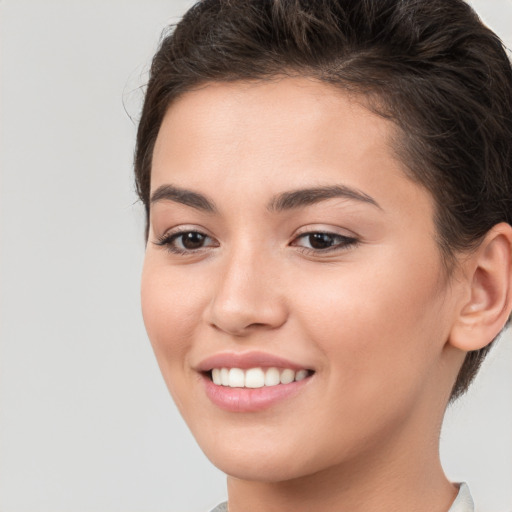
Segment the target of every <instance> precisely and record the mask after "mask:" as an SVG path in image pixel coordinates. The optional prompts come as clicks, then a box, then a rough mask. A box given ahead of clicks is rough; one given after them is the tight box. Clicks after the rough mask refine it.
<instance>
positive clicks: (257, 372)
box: [245, 368, 265, 388]
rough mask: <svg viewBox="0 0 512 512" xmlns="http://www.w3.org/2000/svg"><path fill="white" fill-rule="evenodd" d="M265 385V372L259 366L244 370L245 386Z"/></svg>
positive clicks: (259, 386)
mask: <svg viewBox="0 0 512 512" xmlns="http://www.w3.org/2000/svg"><path fill="white" fill-rule="evenodd" d="M264 385H265V374H264V373H263V370H262V369H261V368H251V369H250V370H247V371H246V372H245V387H246V388H262V387H263V386H264Z"/></svg>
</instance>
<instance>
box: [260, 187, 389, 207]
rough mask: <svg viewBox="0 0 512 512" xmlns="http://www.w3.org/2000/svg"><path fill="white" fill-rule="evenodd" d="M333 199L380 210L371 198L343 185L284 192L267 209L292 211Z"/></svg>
mask: <svg viewBox="0 0 512 512" xmlns="http://www.w3.org/2000/svg"><path fill="white" fill-rule="evenodd" d="M334 198H343V199H352V200H355V201H360V202H363V203H367V204H370V205H373V206H376V207H377V208H379V209H380V210H382V208H381V207H380V205H379V203H377V201H375V199H373V197H371V196H369V195H368V194H365V193H364V192H362V191H360V190H357V189H355V188H351V187H347V186H345V185H330V186H325V187H314V188H304V189H299V190H293V191H290V192H284V193H282V194H279V195H278V196H277V197H275V198H274V199H273V200H272V201H271V202H270V203H269V205H268V209H269V210H270V211H277V212H279V211H284V210H293V209H295V208H301V207H304V206H308V205H312V204H316V203H319V202H321V201H326V200H327V199H334Z"/></svg>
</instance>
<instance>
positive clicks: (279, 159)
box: [153, 77, 401, 179]
mask: <svg viewBox="0 0 512 512" xmlns="http://www.w3.org/2000/svg"><path fill="white" fill-rule="evenodd" d="M363 101H364V98H362V97H361V96H357V95H354V94H352V95H349V94H348V93H346V92H344V91H341V90H339V89H337V88H334V87H333V86H330V85H328V84H325V83H321V82H319V81H317V80H314V79H308V78H305V77H298V78H283V79H279V80H278V79H274V80H272V81H258V82H232V83H216V84H206V85H204V86H202V87H200V88H198V89H196V90H193V91H189V92H187V93H185V94H183V95H182V96H180V97H179V98H177V99H176V100H175V101H174V102H173V103H172V105H171V106H170V108H169V109H168V111H167V113H166V115H165V117H164V120H163V123H162V126H161V128H160V131H159V134H158V137H157V141H156V144H155V149H154V154H153V179H157V178H158V174H159V173H160V171H162V170H163V169H162V166H161V163H162V162H165V166H164V170H166V171H167V170H168V169H169V167H168V166H169V164H170V163H171V162H174V163H175V164H176V165H174V166H173V167H174V170H175V171H178V166H179V165H183V164H185V162H189V161H190V160H193V161H194V168H195V169H196V170H199V169H201V168H203V167H206V168H207V169H208V170H209V172H213V171H214V170H215V167H216V166H219V167H221V168H222V169H223V171H224V172H227V171H228V170H230V169H231V170H237V171H239V170H240V169H241V168H242V167H244V166H249V167H250V164H251V161H252V162H254V164H255V165H257V167H258V172H259V174H260V176H262V177H263V176H264V175H265V174H266V173H267V172H268V173H273V172H275V170H276V169H277V168H279V167H280V166H282V165H283V164H285V163H286V165H287V166H293V165H295V166H296V168H297V172H300V169H301V168H307V167H318V166H319V165H321V164H326V163H327V162H329V159H331V160H332V159H337V160H338V163H339V165H340V166H341V167H343V166H348V165H350V164H351V163H352V164H354V163H356V162H360V161H362V160H363V159H364V158H367V157H368V156H370V155H373V157H374V158H380V159H381V161H382V160H383V159H387V160H391V159H393V160H394V164H395V167H397V166H401V162H400V161H399V160H398V159H396V158H395V156H394V151H393V150H392V148H391V147H390V141H391V139H392V137H393V136H394V134H395V133H396V126H395V125H394V124H393V123H391V122H390V121H388V120H385V119H383V118H381V117H379V116H377V115H376V114H374V113H372V112H370V111H369V110H368V109H367V108H366V107H365V106H364V105H363ZM334 153H335V154H334ZM235 155H236V158H237V161H236V162H235V161H233V160H231V161H230V157H234V156H235ZM331 163H332V161H331Z"/></svg>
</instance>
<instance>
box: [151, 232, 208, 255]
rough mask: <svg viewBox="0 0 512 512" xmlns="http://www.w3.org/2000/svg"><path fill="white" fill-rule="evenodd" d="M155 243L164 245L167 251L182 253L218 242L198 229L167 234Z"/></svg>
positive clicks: (191, 251) (194, 250)
mask: <svg viewBox="0 0 512 512" xmlns="http://www.w3.org/2000/svg"><path fill="white" fill-rule="evenodd" d="M155 244H156V245H160V246H162V247H165V248H166V249H167V250H168V251H169V252H172V253H175V254H183V255H185V254H189V253H194V252H196V251H199V250H201V249H206V248H209V247H218V242H216V241H215V240H214V239H213V238H211V237H209V236H208V235H205V234H204V233H201V232H200V231H179V232H177V233H171V234H167V235H164V236H163V237H162V238H159V239H158V240H157V241H156V242H155Z"/></svg>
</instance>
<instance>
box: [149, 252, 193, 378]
mask: <svg viewBox="0 0 512 512" xmlns="http://www.w3.org/2000/svg"><path fill="white" fill-rule="evenodd" d="M197 293H198V290H197V289H196V287H191V286H190V282H189V281H188V279H183V278H180V273H176V272H172V271H171V269H169V268H168V267H166V266H165V265H162V264H160V263H159V262H158V259H157V258H155V257H153V256H152V255H147V256H146V260H145V262H144V268H143V272H142V279H141V305H142V315H143V318H144V324H145V327H146V331H147V333H148V337H149V339H150V341H151V344H152V346H153V350H154V352H155V355H156V358H157V361H158V364H159V365H160V368H161V370H162V374H163V376H164V378H165V380H166V381H168V376H169V375H170V374H171V373H172V372H171V371H170V370H171V368H173V367H176V366H180V367H183V366H184V364H185V362H186V361H185V357H186V353H187V351H188V349H189V347H190V343H191V340H192V338H193V335H194V331H195V328H196V326H197V324H198V318H199V317H200V314H201V313H200V311H199V309H200V306H199V305H200V303H201V298H200V297H198V294H197ZM167 384H168V385H170V382H167Z"/></svg>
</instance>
